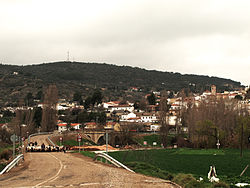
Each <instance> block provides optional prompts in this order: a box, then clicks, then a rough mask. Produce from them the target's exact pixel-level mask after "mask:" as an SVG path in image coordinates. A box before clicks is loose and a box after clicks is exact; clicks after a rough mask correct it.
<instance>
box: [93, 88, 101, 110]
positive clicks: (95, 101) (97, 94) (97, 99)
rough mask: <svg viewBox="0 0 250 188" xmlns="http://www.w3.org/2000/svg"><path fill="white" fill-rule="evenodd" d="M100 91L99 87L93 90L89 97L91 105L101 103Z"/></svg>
mask: <svg viewBox="0 0 250 188" xmlns="http://www.w3.org/2000/svg"><path fill="white" fill-rule="evenodd" d="M102 98H103V96H102V93H101V91H100V90H99V89H97V90H95V91H94V93H93V95H92V98H91V103H92V105H93V106H95V104H96V105H98V104H101V103H102Z"/></svg>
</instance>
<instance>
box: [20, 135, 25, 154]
mask: <svg viewBox="0 0 250 188" xmlns="http://www.w3.org/2000/svg"><path fill="white" fill-rule="evenodd" d="M24 141H25V137H24V136H23V137H22V144H21V153H24V151H23V150H24Z"/></svg>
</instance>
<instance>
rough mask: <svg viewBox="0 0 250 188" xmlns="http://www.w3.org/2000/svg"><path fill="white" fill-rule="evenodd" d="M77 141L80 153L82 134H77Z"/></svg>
mask: <svg viewBox="0 0 250 188" xmlns="http://www.w3.org/2000/svg"><path fill="white" fill-rule="evenodd" d="M77 141H78V143H79V153H80V143H81V141H82V136H81V135H80V134H78V135H77Z"/></svg>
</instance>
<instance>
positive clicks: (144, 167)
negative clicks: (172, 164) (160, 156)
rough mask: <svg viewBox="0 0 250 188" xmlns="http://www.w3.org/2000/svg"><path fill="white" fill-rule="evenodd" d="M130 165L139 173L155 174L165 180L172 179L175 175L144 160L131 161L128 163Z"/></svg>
mask: <svg viewBox="0 0 250 188" xmlns="http://www.w3.org/2000/svg"><path fill="white" fill-rule="evenodd" d="M126 165H127V166H128V167H130V168H131V169H132V170H134V171H135V172H137V173H141V174H144V175H148V176H154V177H158V178H161V179H165V180H172V179H173V175H172V174H171V173H169V172H167V171H165V170H162V169H160V168H157V167H155V166H153V165H151V164H148V163H144V162H129V163H126Z"/></svg>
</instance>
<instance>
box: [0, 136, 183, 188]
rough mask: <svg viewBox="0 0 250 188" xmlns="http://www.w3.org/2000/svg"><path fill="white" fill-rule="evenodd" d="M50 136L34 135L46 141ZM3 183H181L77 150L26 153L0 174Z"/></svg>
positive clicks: (162, 184)
mask: <svg viewBox="0 0 250 188" xmlns="http://www.w3.org/2000/svg"><path fill="white" fill-rule="evenodd" d="M46 138H47V136H36V137H34V138H32V140H33V141H35V140H36V141H37V142H38V143H45V140H46ZM0 187H6V188H9V187H20V188H21V187H27V188H28V187H48V188H49V187H91V188H92V187H93V188H99V187H100V188H101V187H124V188H127V187H133V188H134V187H135V188H137V187H138V188H139V187H141V188H144V187H145V188H147V187H148V188H149V187H150V188H151V187H167V188H168V187H169V188H174V187H179V186H177V185H174V184H173V183H171V182H169V181H165V180H161V179H157V178H152V177H147V176H144V175H141V174H136V173H132V172H129V171H126V170H124V169H121V168H116V167H111V166H110V165H105V164H102V163H100V162H94V161H92V159H90V158H87V157H84V156H82V155H80V154H77V153H63V152H55V153H42V152H41V153H39V152H38V153H26V154H25V161H24V163H23V164H22V165H21V166H19V167H17V168H14V169H13V170H11V171H10V172H9V173H7V174H5V175H2V176H0Z"/></svg>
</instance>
